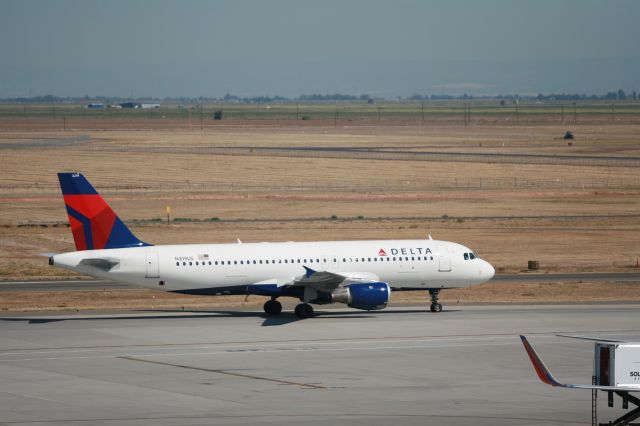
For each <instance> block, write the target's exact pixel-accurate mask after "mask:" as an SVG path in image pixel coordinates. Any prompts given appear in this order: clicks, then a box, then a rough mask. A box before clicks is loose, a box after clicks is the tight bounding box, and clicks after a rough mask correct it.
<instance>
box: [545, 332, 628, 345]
mask: <svg viewBox="0 0 640 426" xmlns="http://www.w3.org/2000/svg"><path fill="white" fill-rule="evenodd" d="M556 336H558V337H567V338H569V339H580V340H590V341H592V342H602V343H623V341H622V340H613V339H598V338H597V337H587V336H572V335H570V334H556Z"/></svg>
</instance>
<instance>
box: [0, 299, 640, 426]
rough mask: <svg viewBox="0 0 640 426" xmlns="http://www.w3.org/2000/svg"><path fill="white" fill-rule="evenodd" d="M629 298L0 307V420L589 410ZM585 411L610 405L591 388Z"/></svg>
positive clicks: (634, 318) (486, 418) (460, 419)
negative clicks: (540, 363)
mask: <svg viewBox="0 0 640 426" xmlns="http://www.w3.org/2000/svg"><path fill="white" fill-rule="evenodd" d="M638 318H640V304H636V305H634V304H624V305H621V304H616V305H607V304H602V305H588V306H587V305H575V304H574V305H552V306H532V305H528V306H514V305H509V306H463V307H455V308H454V307H451V306H450V307H448V309H447V307H445V311H444V312H442V313H439V314H434V313H430V312H428V311H427V309H426V307H423V306H414V307H401V308H392V309H389V310H384V311H378V312H362V311H355V310H350V309H318V316H317V317H316V318H313V319H308V320H298V319H297V318H296V317H295V316H293V315H292V314H290V313H284V314H283V315H281V316H280V317H278V318H275V319H274V318H267V317H265V316H264V315H263V314H262V313H261V312H258V311H256V312H251V311H233V310H225V311H214V310H204V311H158V310H154V311H132V312H121V311H120V312H102V313H94V314H91V315H85V314H76V315H58V314H55V315H49V314H43V315H37V314H36V315H33V314H30V315H24V314H16V315H4V316H2V317H0V424H2V425H14V424H19V425H43V424H46V425H69V424H74V425H83V424H91V425H115V424H118V425H135V426H142V425H223V424H229V425H255V424H260V425H283V424H301V423H302V424H312V425H343V424H346V425H388V424H402V425H418V424H419V425H424V424H436V425H469V424H473V425H566V424H581V425H583V424H590V422H591V393H590V391H584V390H570V389H556V388H551V387H549V386H546V385H543V384H542V383H540V382H539V381H538V379H537V377H536V376H535V374H534V371H533V369H532V367H531V365H530V363H529V360H528V358H527V356H526V354H525V352H524V350H523V348H522V345H521V343H520V339H519V337H518V335H519V334H525V335H527V337H529V339H530V341H531V343H532V344H533V345H534V347H535V348H536V349H537V350H538V352H539V353H540V355H541V356H542V357H543V359H544V360H545V362H546V363H547V365H548V366H549V368H550V369H551V370H552V372H553V373H554V374H555V375H556V377H557V378H559V379H560V380H563V381H567V382H572V383H590V382H591V374H592V357H593V343H592V342H588V341H584V340H576V339H566V338H561V337H557V336H555V334H558V333H561V334H571V335H582V336H595V337H601V338H605V337H606V338H619V339H629V340H636V341H638V340H640V327H639V326H638V325H639V324H640V322H639V321H638ZM598 406H599V417H600V421H608V420H611V419H613V418H614V417H617V416H619V415H621V414H623V413H624V412H625V411H624V410H622V409H621V408H620V402H619V399H617V400H616V407H615V408H613V409H611V408H607V407H606V395H605V394H601V395H600V399H599V404H598Z"/></svg>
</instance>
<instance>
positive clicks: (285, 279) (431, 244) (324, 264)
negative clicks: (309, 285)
mask: <svg viewBox="0 0 640 426" xmlns="http://www.w3.org/2000/svg"><path fill="white" fill-rule="evenodd" d="M96 259H97V262H96ZM52 260H53V264H55V265H56V266H61V267H64V268H67V269H71V270H75V271H78V272H82V273H85V274H88V275H92V276H95V277H99V278H105V279H111V280H116V281H121V282H125V283H129V284H134V285H140V286H144V287H150V288H156V289H159V290H165V291H191V290H201V289H208V290H209V291H210V292H211V293H216V289H219V290H220V291H219V292H220V293H225V292H229V289H232V288H234V287H242V286H247V285H253V284H259V283H268V284H280V285H283V284H286V283H290V282H292V281H293V280H294V279H296V278H297V277H300V276H303V275H304V274H305V268H304V267H305V266H306V267H308V268H310V269H313V270H315V271H328V272H334V273H339V274H342V275H347V276H349V277H356V278H358V277H359V278H362V279H373V280H378V281H382V282H386V283H388V284H389V286H391V287H392V288H394V289H403V288H405V289H409V288H414V289H415V288H425V289H427V288H450V287H463V286H468V285H473V284H480V283H483V282H486V281H488V280H489V279H491V278H492V277H493V275H494V272H495V270H494V268H493V267H492V266H491V265H490V264H489V263H488V262H486V261H484V260H482V259H479V258H477V257H475V256H472V251H471V250H470V249H468V248H467V247H465V246H462V245H460V244H457V243H452V242H447V241H437V240H380V241H330V242H303V243H297V242H285V243H250V244H242V243H238V244H186V245H161V246H148V247H135V248H123V249H107V250H87V251H76V252H70V253H62V254H58V255H55V256H54V257H53V258H52ZM105 265H107V266H105Z"/></svg>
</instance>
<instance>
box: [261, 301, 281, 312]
mask: <svg viewBox="0 0 640 426" xmlns="http://www.w3.org/2000/svg"><path fill="white" fill-rule="evenodd" d="M263 308H264V312H265V313H266V314H267V315H278V314H279V313H280V312H282V304H281V303H280V302H278V301H277V300H267V301H266V302H265V303H264V306H263Z"/></svg>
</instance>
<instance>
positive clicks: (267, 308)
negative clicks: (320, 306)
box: [263, 299, 313, 318]
mask: <svg viewBox="0 0 640 426" xmlns="http://www.w3.org/2000/svg"><path fill="white" fill-rule="evenodd" d="M263 308H264V312H265V313H266V314H267V315H274V316H275V315H279V314H280V313H281V312H282V304H281V303H280V302H278V301H277V300H276V299H271V300H267V301H266V302H265V303H264V306H263ZM295 314H296V316H297V317H298V318H311V317H312V316H313V307H312V306H311V305H310V304H308V303H300V304H299V305H298V306H296V310H295Z"/></svg>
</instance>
